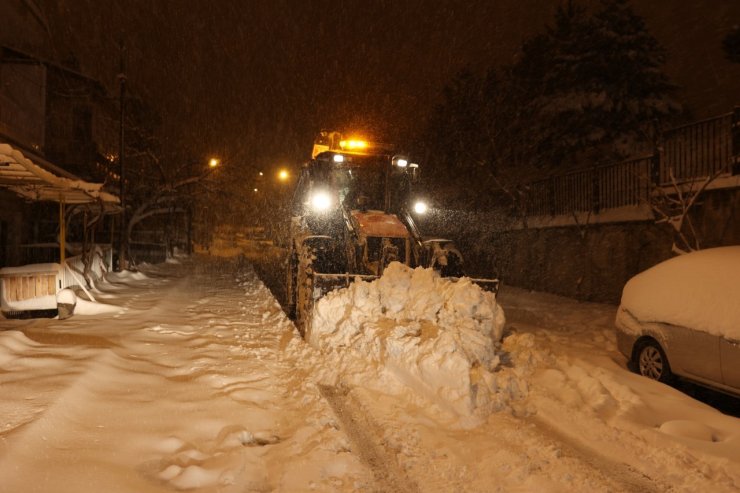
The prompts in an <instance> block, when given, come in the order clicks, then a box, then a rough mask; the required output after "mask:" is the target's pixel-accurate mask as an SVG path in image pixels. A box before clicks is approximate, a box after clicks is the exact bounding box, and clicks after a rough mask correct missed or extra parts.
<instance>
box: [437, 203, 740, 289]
mask: <svg viewBox="0 0 740 493" xmlns="http://www.w3.org/2000/svg"><path fill="white" fill-rule="evenodd" d="M739 216H740V189H723V190H712V191H708V192H706V193H705V195H704V197H703V201H702V202H701V204H700V205H699V206H698V207H697V208H696V210H695V211H694V214H693V215H692V219H693V220H694V221H695V225H696V226H697V228H698V229H699V231H700V232H701V233H700V234H701V236H702V237H703V239H704V242H703V247H705V248H706V247H712V246H720V245H738V244H740V217H739ZM506 223H507V222H506V221H505V220H504V219H503V218H502V217H501V215H500V214H499V215H497V214H495V213H462V212H457V213H455V212H445V214H444V217H439V216H438V217H437V218H436V219H434V220H433V222H432V223H431V224H428V225H427V228H426V230H427V231H430V230H434V231H437V232H438V233H439V234H440V236H445V237H448V238H451V239H454V240H455V241H456V243H457V244H458V246H459V247H460V250H461V251H462V253H463V255H464V256H465V261H466V268H467V271H468V274H469V275H474V276H486V277H489V276H493V275H495V276H498V277H499V278H500V279H501V280H502V282H503V283H504V284H510V285H514V286H518V287H522V288H528V289H533V290H538V291H546V292H551V293H555V294H560V295H563V296H567V297H571V298H576V299H581V300H588V301H601V302H609V303H618V302H619V299H620V297H621V293H622V288H623V286H624V283H625V282H626V281H627V280H628V279H629V278H630V277H632V276H634V275H635V274H637V273H639V272H641V271H643V270H645V269H647V268H649V267H651V266H653V265H655V264H657V263H658V262H661V261H663V260H665V259H667V258H670V257H671V256H672V253H671V246H672V244H673V233H672V230H671V228H670V227H669V226H668V225H665V224H655V222H654V221H649V220H648V221H634V222H622V223H601V224H586V225H584V224H581V225H576V224H573V225H571V226H560V227H548V228H532V227H529V228H522V227H521V225H520V224H518V225H510V226H508V227H506ZM429 228H432V229H429Z"/></svg>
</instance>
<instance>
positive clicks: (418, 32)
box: [44, 0, 740, 169]
mask: <svg viewBox="0 0 740 493" xmlns="http://www.w3.org/2000/svg"><path fill="white" fill-rule="evenodd" d="M44 3H45V4H46V10H47V13H48V17H49V24H50V30H51V32H52V35H53V38H54V39H56V40H59V42H58V43H57V44H56V46H55V50H56V51H57V56H58V57H59V58H64V57H65V56H67V55H68V54H69V53H72V52H74V53H75V55H76V56H77V58H78V59H79V61H80V64H81V69H82V71H83V72H86V73H89V74H91V75H93V76H94V77H96V78H98V79H100V80H101V81H102V82H103V83H104V84H106V85H107V86H109V87H110V88H111V91H114V90H115V87H116V86H115V75H116V73H117V72H118V61H119V49H118V40H119V39H120V38H121V37H123V38H124V39H125V43H126V46H127V56H126V61H127V75H128V79H129V82H130V86H131V87H132V89H134V90H136V91H138V92H140V93H142V94H144V95H145V96H146V97H147V98H149V99H150V100H151V101H153V102H154V104H155V105H156V106H157V107H158V109H159V110H160V112H161V114H162V117H163V121H164V124H165V126H164V128H163V132H164V133H163V135H165V136H166V144H167V145H168V146H170V147H171V148H179V149H187V150H188V152H189V153H192V154H193V155H196V154H199V153H202V154H209V153H219V154H220V155H223V156H225V158H226V159H230V160H232V161H233V162H240V163H245V164H247V165H249V166H255V167H260V168H265V169H268V168H271V167H274V166H276V165H278V164H296V163H298V162H299V161H301V160H303V159H305V158H307V156H308V153H309V150H310V144H311V140H312V137H313V135H314V134H315V132H317V131H318V130H320V129H321V128H342V129H359V130H361V131H363V133H365V134H369V135H371V136H373V137H375V138H377V139H381V140H384V141H390V142H403V141H404V140H407V139H408V138H409V137H410V136H411V135H412V134H413V132H414V131H415V130H416V129H418V128H419V127H420V125H421V124H422V123H423V122H424V120H425V118H426V116H427V114H428V113H429V111H430V110H431V108H432V107H433V105H434V103H435V102H436V98H437V97H438V96H439V93H440V91H441V89H442V87H443V86H444V84H445V83H446V82H447V81H448V80H449V79H450V78H451V77H452V76H453V75H454V74H455V72H457V71H458V70H460V69H461V68H463V67H466V66H467V67H470V68H472V69H473V70H476V71H483V70H485V69H486V68H487V67H488V66H490V65H500V64H505V63H508V62H510V61H512V60H513V59H514V57H515V56H516V53H517V51H518V48H519V46H520V45H521V42H522V40H523V39H524V38H525V37H527V36H531V35H532V34H534V33H536V32H539V31H541V30H542V28H543V26H544V24H545V23H548V22H550V21H551V19H552V17H553V13H554V9H555V6H556V5H558V3H559V2H558V1H557V0H500V1H492V0H469V1H439V2H438V1H420V0H408V1H385V0H378V1H367V0H366V1H356V0H344V1H341V0H335V1H331V2H329V1H293V0H271V1H244V0H215V1H196V0H180V1H175V0H130V1H126V2H100V1H99V0H56V1H54V0H45V2H44ZM591 3H593V2H591ZM633 6H634V8H635V11H636V12H637V13H638V14H640V15H642V16H644V17H645V19H646V21H647V24H648V28H649V29H650V32H651V33H652V34H653V35H654V36H656V37H657V38H658V40H659V41H660V42H661V44H662V45H663V46H664V47H665V48H666V49H667V50H668V53H669V57H670V58H669V63H668V64H667V66H666V71H667V72H668V74H669V75H670V76H671V78H672V79H673V81H674V82H675V83H677V84H678V85H679V86H682V90H681V92H680V93H679V98H681V99H682V100H683V101H684V102H686V103H687V104H688V105H689V106H690V108H691V109H692V110H693V111H694V114H695V115H696V116H697V117H705V116H711V115H713V114H718V113H723V112H726V111H730V110H731V109H732V106H733V104H738V103H740V96H738V95H740V65H739V64H735V65H732V64H730V63H729V62H726V61H725V60H724V58H723V53H722V51H721V39H722V37H723V36H724V35H725V34H727V32H728V31H729V30H730V28H731V27H732V26H733V25H734V24H740V2H738V1H737V0H713V1H706V2H698V1H692V2H676V1H673V0H635V1H634V2H633Z"/></svg>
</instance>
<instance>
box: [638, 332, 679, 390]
mask: <svg viewBox="0 0 740 493" xmlns="http://www.w3.org/2000/svg"><path fill="white" fill-rule="evenodd" d="M637 370H638V371H639V372H640V375H642V376H644V377H648V378H652V379H653V380H657V381H659V382H664V383H665V382H668V381H670V379H671V367H670V365H669V364H668V358H666V355H665V352H663V349H662V348H661V347H660V345H659V344H658V343H657V342H655V341H645V342H644V343H643V344H642V345H641V346H640V349H639V350H638V351H637Z"/></svg>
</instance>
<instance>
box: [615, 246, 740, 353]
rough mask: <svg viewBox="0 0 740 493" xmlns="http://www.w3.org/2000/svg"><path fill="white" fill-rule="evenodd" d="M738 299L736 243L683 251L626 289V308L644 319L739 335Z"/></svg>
mask: <svg viewBox="0 0 740 493" xmlns="http://www.w3.org/2000/svg"><path fill="white" fill-rule="evenodd" d="M737 300H740V246H731V247H722V248H711V249H708V250H701V251H698V252H693V253H689V254H687V255H681V256H679V257H675V258H672V259H670V260H667V261H665V262H662V263H660V264H658V265H656V266H654V267H652V268H650V269H648V270H646V271H645V272H642V273H640V274H638V275H637V276H635V277H633V278H632V279H630V280H629V282H628V283H627V284H626V285H625V287H624V291H623V293H622V309H626V310H628V311H629V312H630V313H631V314H632V315H633V316H634V317H636V318H637V319H638V320H640V321H643V322H666V323H669V324H673V325H681V326H684V327H689V328H692V329H696V330H700V331H702V332H707V333H709V334H713V335H720V336H725V337H727V338H730V339H740V304H739V303H738V301H737ZM620 312H621V310H620ZM623 325H624V324H623Z"/></svg>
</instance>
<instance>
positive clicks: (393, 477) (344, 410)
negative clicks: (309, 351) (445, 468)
mask: <svg viewBox="0 0 740 493" xmlns="http://www.w3.org/2000/svg"><path fill="white" fill-rule="evenodd" d="M318 387H319V391H320V392H321V395H322V396H323V397H324V398H325V399H326V400H327V401H328V402H329V405H330V406H331V408H332V409H333V410H334V414H335V415H336V416H337V418H339V421H340V422H341V423H342V426H343V428H344V432H345V433H346V434H347V437H348V438H349V440H350V442H351V443H352V445H353V449H354V451H356V453H357V454H358V455H359V457H360V459H361V460H362V461H363V462H364V463H365V464H367V466H368V467H369V468H370V470H371V471H372V472H373V476H374V477H375V481H376V482H377V486H378V490H377V491H381V492H388V491H393V492H397V493H415V492H418V491H420V490H419V488H418V486H417V485H416V484H415V483H414V482H413V481H411V480H410V479H409V478H407V477H406V475H405V474H404V473H403V471H401V470H400V469H399V467H398V465H397V464H396V461H395V459H394V458H393V457H389V456H388V453H387V452H386V451H385V449H384V447H383V445H382V443H381V441H380V439H379V437H378V433H377V432H376V431H375V430H376V429H377V426H376V425H375V424H374V423H372V421H371V419H370V417H369V416H367V415H366V414H363V413H362V412H360V409H359V408H358V406H357V405H356V404H354V403H353V402H352V398H351V397H350V396H349V394H348V391H346V390H340V389H338V388H336V387H330V386H328V385H319V386H318Z"/></svg>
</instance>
